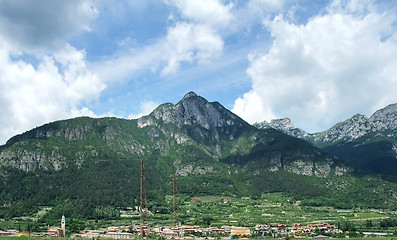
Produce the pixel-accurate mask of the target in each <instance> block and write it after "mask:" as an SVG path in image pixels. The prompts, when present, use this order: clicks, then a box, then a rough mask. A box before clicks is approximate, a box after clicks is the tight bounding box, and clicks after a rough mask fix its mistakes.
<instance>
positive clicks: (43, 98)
mask: <svg viewBox="0 0 397 240" xmlns="http://www.w3.org/2000/svg"><path fill="white" fill-rule="evenodd" d="M0 51H2V50H0ZM0 56H1V57H0V86H1V88H0V95H1V98H0V104H1V105H3V106H4V108H2V110H3V111H2V114H1V117H0V119H1V120H0V122H1V126H2V128H1V132H0V136H1V139H0V141H1V142H4V141H5V140H6V139H7V138H9V137H11V136H12V135H14V134H17V133H20V132H22V131H25V130H27V129H30V128H33V127H35V126H38V125H41V124H44V123H46V122H49V121H54V120H58V119H62V118H69V117H75V116H81V115H90V116H93V115H94V114H93V112H92V111H90V110H89V109H87V108H86V107H82V106H81V104H83V103H85V102H86V101H90V100H93V99H96V98H97V97H98V96H99V93H100V92H101V91H102V90H103V89H104V88H105V85H104V84H103V83H102V82H101V81H100V80H99V78H98V77H97V76H96V75H95V74H93V73H91V72H90V71H89V70H88V69H87V68H86V66H85V61H84V57H85V54H84V52H83V51H78V50H76V49H74V48H73V47H71V46H69V45H66V47H65V49H64V50H63V51H60V52H57V53H55V54H54V56H49V55H44V56H42V57H41V58H40V59H39V64H38V66H37V68H35V67H33V65H31V64H30V63H27V62H24V61H23V60H11V59H10V58H9V57H8V56H7V54H4V52H3V51H2V54H1V55H0Z"/></svg>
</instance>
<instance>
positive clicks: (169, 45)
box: [161, 23, 223, 74]
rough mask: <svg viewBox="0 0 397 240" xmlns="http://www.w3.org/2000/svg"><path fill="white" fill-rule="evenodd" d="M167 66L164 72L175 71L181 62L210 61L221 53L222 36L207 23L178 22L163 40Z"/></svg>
mask: <svg viewBox="0 0 397 240" xmlns="http://www.w3.org/2000/svg"><path fill="white" fill-rule="evenodd" d="M161 45H164V48H162V49H164V54H163V56H164V61H166V62H167V65H166V67H165V68H164V69H163V70H162V74H170V73H175V72H176V71H177V70H178V68H179V65H180V63H181V62H192V61H197V62H199V63H205V62H208V61H209V60H210V59H211V58H214V57H217V56H219V55H220V54H221V52H222V48H223V41H222V38H221V37H220V36H219V35H217V34H216V33H214V31H213V30H212V29H211V28H209V27H207V26H206V25H200V24H189V23H178V24H176V25H175V26H174V27H173V28H171V29H169V31H168V34H167V37H166V39H165V41H164V42H163V44H161Z"/></svg>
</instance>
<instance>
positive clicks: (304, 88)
mask: <svg viewBox="0 0 397 240" xmlns="http://www.w3.org/2000/svg"><path fill="white" fill-rule="evenodd" d="M396 19H397V15H396V13H395V12H394V11H389V12H380V10H378V9H377V8H376V5H375V4H374V3H373V2H372V1H333V2H332V3H331V4H330V5H329V6H328V8H327V9H326V11H325V12H324V13H323V14H319V15H317V16H314V17H312V18H310V19H309V20H308V22H307V23H306V24H303V25H297V24H294V23H292V22H288V21H287V20H286V19H285V18H284V17H283V16H282V15H279V16H277V17H275V18H274V19H273V20H272V21H266V22H265V26H266V28H267V29H268V30H269V31H270V32H271V36H272V38H273V44H272V46H271V48H270V50H269V51H268V52H267V53H266V54H265V55H260V56H256V55H254V54H252V55H250V56H249V61H250V66H249V68H248V69H247V73H248V75H249V76H250V78H251V80H252V89H251V91H250V92H247V93H246V94H244V96H242V97H241V98H239V99H237V100H236V102H235V106H234V108H233V111H234V112H235V113H237V114H239V115H240V116H242V117H243V118H245V119H246V120H247V121H249V122H251V123H253V122H257V121H263V120H270V119H271V118H273V117H277V118H280V117H290V118H292V120H293V121H294V122H295V123H296V124H295V125H297V126H298V127H301V128H303V129H305V130H307V131H320V130H325V129H324V128H325V127H329V126H330V125H332V124H334V123H336V122H338V121H341V120H344V119H346V118H348V117H350V116H351V115H353V114H355V113H357V112H359V113H365V114H370V113H371V112H367V111H368V109H371V110H375V109H377V108H380V107H383V106H385V105H387V104H389V103H392V102H396V101H397V95H396V94H395V93H396V92H397V59H396V58H395V56H397V41H396V40H397V31H396ZM242 106H243V107H242ZM368 106H370V107H368Z"/></svg>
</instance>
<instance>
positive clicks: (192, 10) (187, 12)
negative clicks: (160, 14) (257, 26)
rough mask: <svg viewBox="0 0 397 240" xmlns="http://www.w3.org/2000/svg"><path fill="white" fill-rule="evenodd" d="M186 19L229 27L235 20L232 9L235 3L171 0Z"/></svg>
mask: <svg viewBox="0 0 397 240" xmlns="http://www.w3.org/2000/svg"><path fill="white" fill-rule="evenodd" d="M170 2H171V3H172V4H174V5H175V6H176V7H177V8H178V9H179V10H180V12H181V14H182V16H183V17H184V18H185V19H190V20H192V21H194V22H195V23H200V24H204V25H206V26H209V27H212V28H224V27H227V26H228V25H229V24H230V22H231V21H232V20H233V15H232V14H231V12H230V10H231V9H232V8H233V3H227V4H224V3H222V2H221V1H218V0H201V1H197V0H171V1H170Z"/></svg>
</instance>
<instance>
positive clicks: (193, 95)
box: [182, 91, 198, 101]
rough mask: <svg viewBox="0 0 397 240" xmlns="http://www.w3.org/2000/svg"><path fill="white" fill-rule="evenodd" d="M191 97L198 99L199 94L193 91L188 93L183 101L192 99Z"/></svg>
mask: <svg viewBox="0 0 397 240" xmlns="http://www.w3.org/2000/svg"><path fill="white" fill-rule="evenodd" d="M191 97H198V96H197V94H196V93H195V92H193V91H191V92H188V93H186V95H185V96H184V97H183V98H182V101H184V100H186V99H188V98H191Z"/></svg>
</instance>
